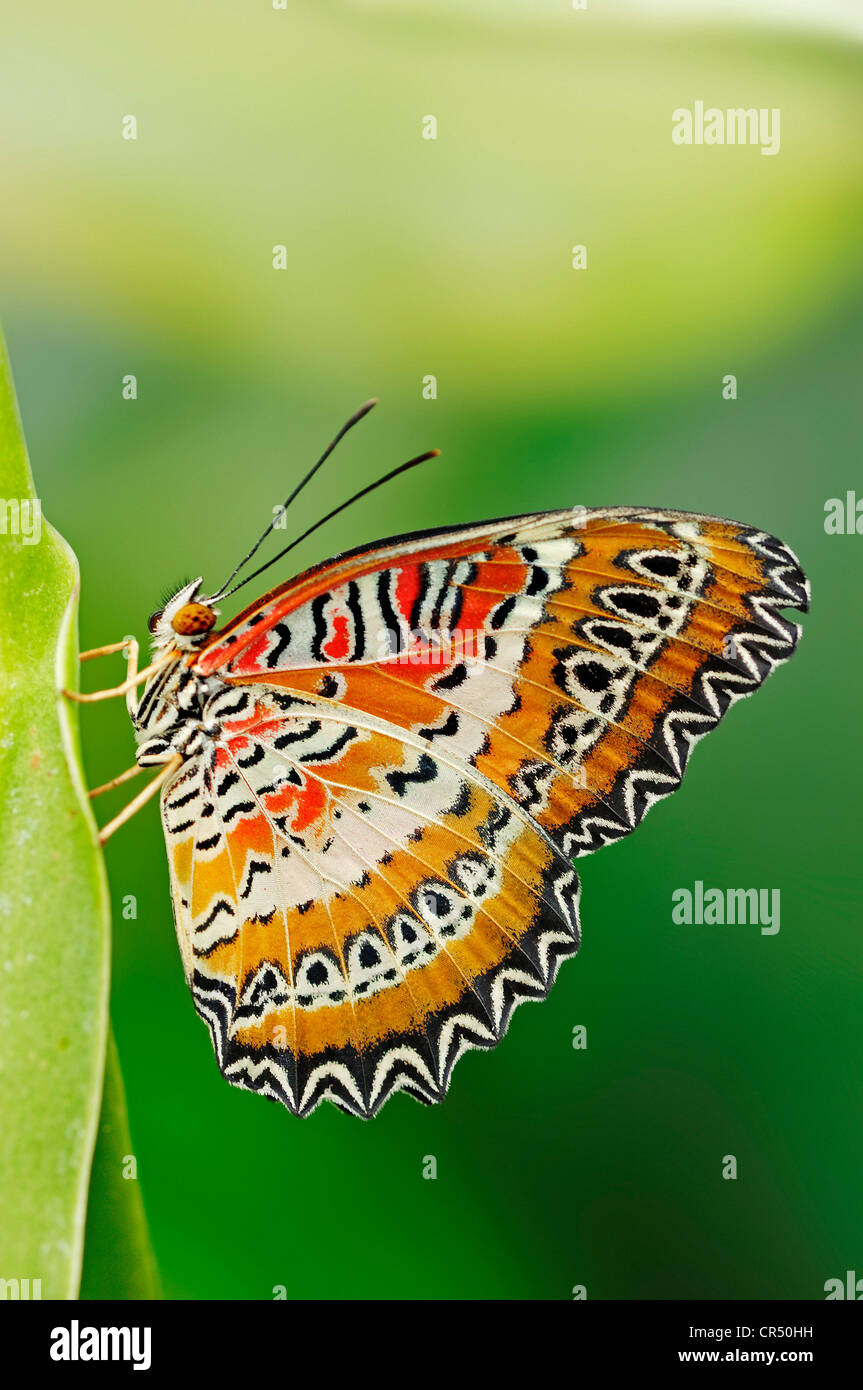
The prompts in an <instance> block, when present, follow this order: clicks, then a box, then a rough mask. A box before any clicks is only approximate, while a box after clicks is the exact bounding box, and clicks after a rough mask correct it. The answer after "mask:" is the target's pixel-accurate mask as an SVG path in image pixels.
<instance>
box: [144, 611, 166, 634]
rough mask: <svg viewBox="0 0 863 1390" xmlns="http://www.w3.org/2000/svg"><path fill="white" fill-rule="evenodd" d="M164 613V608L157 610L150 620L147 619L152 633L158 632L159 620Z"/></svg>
mask: <svg viewBox="0 0 863 1390" xmlns="http://www.w3.org/2000/svg"><path fill="white" fill-rule="evenodd" d="M164 611H165V610H164V608H157V609H156V611H155V613H151V614H150V616H149V618H148V619H147V627H148V628H149V629H150V631H151V632H155V631H156V628H157V627H158V625H159V619H160V618H161V616H162V614H163V613H164Z"/></svg>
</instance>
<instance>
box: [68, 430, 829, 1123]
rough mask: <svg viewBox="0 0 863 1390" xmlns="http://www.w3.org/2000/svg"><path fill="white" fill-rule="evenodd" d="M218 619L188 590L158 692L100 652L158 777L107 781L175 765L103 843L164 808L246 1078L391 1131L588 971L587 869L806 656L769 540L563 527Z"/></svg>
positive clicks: (691, 531)
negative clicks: (780, 673) (528, 1011)
mask: <svg viewBox="0 0 863 1390" xmlns="http://www.w3.org/2000/svg"><path fill="white" fill-rule="evenodd" d="M371 404H373V403H367V405H366V406H364V407H362V408H361V410H360V411H359V412H357V414H356V416H354V417H352V419H351V420H350V421H349V422H348V424H347V425H346V426H345V427H344V429H343V430H342V431H341V432H340V433H339V435H337V436H336V440H334V441H333V444H331V445H330V446H329V448H328V450H327V451H326V452H325V454H324V455H323V456H322V458H321V459H320V460H319V461H318V463H317V464H316V465H315V469H312V470H311V471H310V473H309V474H307V475H306V478H305V479H304V480H303V482H302V483H301V484H300V485H299V486H298V488H297V489H295V490H294V493H293V494H292V495H291V498H289V499H288V502H290V501H291V500H292V499H293V496H295V495H296V492H297V491H298V490H299V487H302V486H304V485H305V482H306V481H308V478H309V477H311V476H312V474H313V473H314V472H315V470H316V469H317V468H318V467H319V466H320V464H321V463H322V462H323V460H324V459H325V458H326V457H327V456H328V454H329V452H330V451H331V449H332V448H333V447H334V445H335V443H336V442H337V441H338V439H339V438H341V437H342V435H343V434H344V432H345V431H346V430H347V429H348V428H350V427H351V426H352V425H353V424H354V423H355V422H356V420H357V419H358V418H361V416H362V415H363V414H364V413H366V412H367V410H368V409H369V408H370V406H371ZM428 457H431V455H421V456H420V459H419V460H411V461H410V463H409V464H405V465H402V468H406V467H412V466H414V464H415V463H417V462H421V461H423V460H424V459H426V458H428ZM400 471H401V469H396V470H394V472H393V474H387V475H386V477H385V478H384V479H382V480H381V481H382V482H383V481H386V480H387V479H388V478H389V477H391V476H394V475H395V473H398V472H400ZM374 486H376V485H374ZM368 490H369V489H363V493H365V492H367V491H368ZM363 493H359V494H357V496H361V495H363ZM353 500H355V499H351V501H353ZM344 505H348V504H347V503H346V504H344ZM335 510H336V511H338V510H341V508H336V509H335ZM333 514H334V513H330V515H333ZM324 519H325V520H326V519H327V518H324ZM270 529H271V528H268V529H267V531H265V533H264V536H262V537H261V540H260V541H258V542H257V544H256V546H255V547H253V550H252V551H251V552H249V555H248V556H247V557H246V559H245V560H244V561H242V562H241V564H240V565H239V566H237V568H236V569H235V571H234V574H233V575H232V576H231V579H233V578H234V577H235V576H236V574H237V572H238V571H239V570H240V569H241V568H242V567H243V565H245V564H246V562H247V561H248V560H249V558H250V557H251V555H252V554H254V553H255V550H256V549H257V546H258V545H259V544H260V543H261V541H263V539H264V538H265V537H266V535H267V534H268V532H269V530H270ZM310 529H315V528H310ZM306 534H308V533H306ZM300 539H302V537H301V538H300ZM293 544H296V542H294V543H293ZM287 548H288V549H290V548H291V547H287ZM283 553H284V552H283ZM276 558H279V557H276ZM270 563H272V562H270ZM267 567H268V566H267V565H264V566H262V567H261V569H266V568H267ZM259 572H260V571H256V572H255V575H256V574H257V573H259ZM255 575H250V576H248V579H252V578H254V577H255ZM248 579H246V580H243V581H241V584H242V583H246V582H248ZM229 582H230V581H229ZM241 584H239V585H237V586H236V587H241ZM234 591H235V590H230V592H234ZM226 594H227V585H223V586H222V588H221V590H220V591H217V593H216V594H214V595H210V596H208V595H207V594H206V593H205V592H204V590H203V589H202V580H201V579H195V580H194V581H192V582H190V583H187V584H185V585H184V586H183V587H182V588H180V589H179V591H178V592H176V593H175V594H174V595H173V597H172V598H171V599H170V600H169V601H168V602H167V603H166V604H165V606H164V608H162V609H161V610H159V611H158V612H157V613H156V614H154V615H153V617H152V619H151V622H150V627H151V631H152V634H153V643H154V660H153V663H152V664H151V666H150V667H148V668H147V669H146V670H145V671H143V672H140V673H139V672H138V671H137V648H136V646H135V644H134V643H132V642H131V639H126V641H125V642H124V643H117V644H115V645H114V646H113V647H109V648H100V649H98V650H97V652H96V653H88V654H86V655H88V656H89V655H98V654H100V653H102V652H107V651H111V650H119V649H120V648H123V649H124V650H125V651H126V654H127V658H128V660H129V662H130V674H129V677H128V679H127V680H126V681H125V682H124V684H123V685H122V686H119V687H116V688H115V691H114V692H113V693H121V692H125V694H126V696H127V701H128V703H129V709H130V713H131V715H132V719H133V723H134V726H135V731H136V738H137V745H138V746H137V759H136V767H135V769H130V771H129V773H127V774H122V775H121V777H120V778H116V779H114V781H113V782H111V783H108V784H106V787H108V786H114V785H117V784H118V783H119V782H120V781H124V780H125V779H126V777H128V776H131V775H133V774H134V772H135V771H137V770H138V769H139V768H141V767H151V766H156V767H159V768H160V772H159V774H158V775H157V777H156V778H155V780H154V782H152V783H151V784H150V786H149V787H148V788H147V790H146V791H145V792H144V793H142V795H141V796H140V797H137V798H135V801H133V802H132V803H131V804H130V806H129V807H127V809H126V811H124V812H122V813H121V815H120V816H118V817H116V818H115V821H114V822H112V823H111V824H110V825H109V826H108V827H106V828H105V830H104V831H103V832H102V838H107V835H108V834H109V833H112V831H113V829H114V828H116V825H118V824H120V823H122V822H123V821H124V820H125V819H127V818H128V815H129V814H131V813H132V811H133V810H135V809H137V807H138V806H139V805H140V804H143V802H144V801H145V800H147V799H148V798H149V797H150V796H151V795H153V794H154V793H155V791H156V790H159V791H160V793H161V814H162V823H163V827H164V833H165V840H166V844H167V851H168V860H169V864H170V878H171V893H172V898H173V906H174V915H175V920H176V930H177V938H178V941H179V946H180V952H181V956H182V960H183V967H184V970H185V975H186V980H187V982H188V985H189V988H190V990H191V993H192V998H193V1000H194V1004H195V1008H196V1009H197V1011H198V1013H199V1015H200V1016H201V1018H202V1019H203V1020H204V1022H205V1023H206V1025H207V1027H208V1028H209V1031H210V1035H211V1038H212V1043H213V1047H214V1050H215V1053H216V1058H217V1060H218V1065H219V1067H220V1069H221V1071H222V1074H223V1075H224V1076H225V1078H226V1079H227V1080H228V1081H229V1082H230V1083H231V1084H232V1085H235V1086H239V1087H242V1088H245V1089H248V1090H251V1091H255V1092H258V1093H260V1094H262V1095H264V1096H267V1097H269V1098H270V1099H272V1100H274V1101H279V1102H281V1103H282V1104H283V1105H285V1106H286V1107H287V1108H288V1109H289V1110H290V1111H292V1112H293V1113H294V1114H296V1115H308V1114H309V1113H310V1112H311V1111H312V1110H314V1109H315V1107H316V1106H317V1105H318V1103H319V1102H320V1101H322V1100H324V1099H328V1100H330V1101H332V1102H334V1103H335V1104H336V1105H337V1106H339V1107H340V1108H342V1109H343V1110H345V1111H348V1112H350V1113H351V1114H354V1115H359V1116H363V1117H370V1116H372V1115H374V1114H375V1113H376V1112H377V1111H378V1110H379V1109H380V1108H381V1106H382V1105H383V1104H384V1102H385V1101H386V1100H387V1099H388V1098H389V1097H390V1096H391V1095H393V1094H394V1093H395V1092H396V1091H399V1090H404V1091H406V1092H408V1093H409V1094H410V1095H412V1096H414V1097H415V1098H417V1099H418V1100H420V1101H423V1102H426V1103H433V1102H437V1101H441V1100H442V1099H443V1097H444V1095H445V1094H446V1091H447V1088H448V1085H449V1081H450V1077H451V1074H452V1070H453V1067H454V1066H455V1063H456V1061H457V1060H458V1058H459V1057H460V1056H461V1055H462V1053H463V1052H465V1051H466V1050H467V1049H471V1048H491V1047H494V1046H495V1045H496V1044H497V1043H498V1042H499V1041H500V1039H501V1038H502V1037H503V1035H504V1033H505V1032H506V1029H507V1026H508V1024H509V1020H510V1018H511V1016H512V1014H513V1011H514V1010H515V1008H516V1007H517V1005H519V1004H520V1003H522V1002H523V1001H525V1000H529V999H535V1000H536V999H542V998H544V997H545V996H546V995H547V994H548V991H549V989H550V988H551V985H552V983H553V981H554V978H555V976H556V974H557V970H558V967H559V966H560V964H561V962H562V961H563V960H565V959H566V958H567V957H568V956H571V955H574V954H575V952H576V951H577V950H578V946H579V940H580V925H579V912H578V898H579V881H578V877H577V874H576V870H575V868H574V865H573V860H574V859H577V858H579V857H581V856H582V855H586V854H590V853H592V852H593V851H594V850H596V849H599V848H600V847H601V846H602V845H605V844H608V843H609V842H611V841H614V840H618V839H620V838H622V837H623V836H625V835H628V834H629V833H630V831H632V830H634V829H635V827H636V826H637V825H639V823H640V822H641V820H642V819H643V818H644V816H645V814H646V812H647V811H648V810H649V808H650V807H651V806H652V805H653V803H654V802H656V801H658V800H660V799H661V798H662V797H665V796H668V795H669V794H670V793H671V792H673V791H675V790H676V788H677V787H678V786H679V785H680V782H681V779H682V777H683V773H684V770H685V768H686V765H687V761H688V759H689V754H690V750H691V748H692V747H693V745H694V744H695V743H696V742H697V741H698V740H699V739H700V738H702V737H703V736H704V735H705V734H706V733H708V732H709V731H710V730H711V729H713V728H715V726H716V725H717V724H718V723H719V721H720V720H721V719H722V717H723V716H724V714H725V712H726V710H727V709H728V708H729V707H730V706H731V705H732V704H733V703H734V702H735V701H737V700H739V699H742V698H743V697H744V696H746V695H750V694H751V693H752V692H753V691H754V690H756V689H757V688H758V686H760V685H761V684H762V682H763V681H764V680H765V678H766V677H767V676H768V675H769V674H770V672H771V671H772V670H773V669H774V667H776V666H778V665H780V664H781V663H783V662H785V661H787V660H788V658H789V657H790V656H791V655H792V653H793V652H794V650H795V647H796V644H797V641H798V637H799V633H800V628H799V626H798V625H797V624H796V623H794V622H792V621H790V620H789V619H788V618H787V617H786V616H784V615H783V613H782V612H781V610H782V609H784V608H786V607H794V608H798V609H801V610H805V609H806V608H807V607H808V601H809V586H808V582H807V580H806V578H805V576H804V574H803V572H802V570H801V568H800V565H799V563H798V560H797V558H796V556H795V555H794V554H793V552H792V551H791V550H789V549H788V547H787V546H785V545H783V544H782V543H781V542H780V541H778V540H777V539H776V538H775V537H773V536H771V535H768V534H767V533H765V532H763V531H760V530H757V529H755V528H753V527H750V526H745V525H741V524H739V523H737V522H733V521H728V520H722V519H719V518H716V517H712V516H704V515H700V514H695V513H688V512H682V511H667V510H661V509H655V508H647V507H631V508H630V507H611V508H599V509H595V510H594V509H586V508H583V507H574V508H573V507H571V508H568V509H563V510H559V511H548V512H540V513H536V514H529V515H522V516H516V517H507V518H503V519H499V520H494V521H486V522H480V523H476V524H472V525H468V526H461V527H456V528H453V529H448V528H437V529H433V530H426V531H417V532H414V533H412V534H409V535H403V536H397V537H392V538H390V539H387V540H382V541H378V542H377V543H376V544H373V545H368V546H363V547H360V548H358V549H355V550H351V551H348V552H346V553H345V554H342V555H339V556H337V557H336V558H335V559H332V560H329V561H327V562H326V563H324V564H319V565H316V566H314V567H313V568H312V569H308V570H306V571H305V572H304V573H302V574H300V575H299V576H298V577H296V578H294V579H291V580H289V581H287V582H286V583H283V584H281V585H279V586H278V587H276V588H274V589H272V590H270V592H268V593H266V594H264V596H263V597H262V598H259V599H257V600H256V601H255V602H254V603H252V604H251V605H250V606H248V607H247V608H246V609H245V610H244V611H243V612H241V613H240V614H239V615H238V616H237V617H235V618H233V619H231V620H230V621H229V622H228V623H227V624H226V625H225V626H224V627H222V628H217V617H218V607H217V604H218V601H219V600H220V599H221V598H223V597H225V596H226ZM144 680H145V681H146V684H145V685H144V689H143V693H142V694H141V698H140V700H139V701H138V702H137V703H135V698H134V689H135V687H136V686H137V685H138V684H140V683H141V682H142V681H144ZM110 693H112V692H110V691H108V692H97V693H96V695H94V696H89V697H88V696H80V697H78V698H81V699H86V698H103V697H105V696H107V695H108V694H110ZM101 790H104V788H99V789H97V791H96V793H94V794H98V792H99V791H101Z"/></svg>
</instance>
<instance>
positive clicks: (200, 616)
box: [171, 603, 216, 637]
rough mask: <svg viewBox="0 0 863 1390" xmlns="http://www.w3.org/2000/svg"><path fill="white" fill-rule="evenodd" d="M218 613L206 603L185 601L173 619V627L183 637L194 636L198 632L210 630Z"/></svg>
mask: <svg viewBox="0 0 863 1390" xmlns="http://www.w3.org/2000/svg"><path fill="white" fill-rule="evenodd" d="M215 621H216V615H215V613H214V612H213V610H212V608H208V607H207V605H206V604H205V603H184V604H183V607H182V608H181V609H179V611H178V612H176V613H175V614H174V616H173V618H172V619H171V627H172V628H173V629H174V631H175V632H177V633H179V634H180V636H181V637H194V636H195V634H196V633H198V632H209V631H210V628H211V627H212V626H213V623H214V622H215Z"/></svg>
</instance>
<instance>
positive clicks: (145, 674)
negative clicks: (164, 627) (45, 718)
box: [61, 637, 174, 716]
mask: <svg viewBox="0 0 863 1390" xmlns="http://www.w3.org/2000/svg"><path fill="white" fill-rule="evenodd" d="M119 651H125V652H126V670H127V675H126V679H125V680H124V681H123V684H122V685H114V686H111V687H110V688H109V689H107V690H92V691H90V692H88V693H87V694H84V693H83V692H82V691H80V690H63V691H62V692H61V693H62V694H63V695H65V696H66V698H67V699H68V700H75V701H76V702H77V703H78V704H82V705H83V704H91V703H92V702H93V701H94V700H110V699H113V697H114V696H115V695H125V696H126V705H127V708H128V710H129V713H130V714H131V715H133V716H134V713H135V710H136V708H137V701H136V699H135V687H136V686H138V685H141V684H142V683H143V682H144V681H146V680H149V678H150V676H152V675H153V673H154V672H155V671H158V670H159V669H160V668H161V667H162V666H164V665H165V663H166V662H167V661H171V660H173V659H174V658H173V653H171V652H165V653H164V654H163V655H162V656H160V657H159V659H158V661H154V662H153V664H152V666H145V667H144V669H143V671H139V670H138V643H137V642H136V641H135V638H134V637H126V638H124V640H123V641H122V642H113V643H110V644H109V645H108V646H107V647H94V648H93V649H92V651H89V652H82V653H81V660H82V661H91V660H92V659H93V658H94V657H97V656H109V655H110V654H111V653H112V652H119Z"/></svg>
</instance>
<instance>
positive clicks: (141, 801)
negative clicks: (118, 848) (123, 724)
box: [99, 753, 183, 845]
mask: <svg viewBox="0 0 863 1390" xmlns="http://www.w3.org/2000/svg"><path fill="white" fill-rule="evenodd" d="M182 763H183V759H182V757H181V756H180V754H179V753H177V754H175V756H174V757H173V758H171V760H170V761H169V762H167V763H165V766H164V767H163V768H162V770H161V772H160V773H159V774H158V776H157V777H154V778H153V780H152V782H150V783H149V784H148V785H147V786H146V787H145V788H144V790H143V791H142V792H139V793H138V795H137V796H136V797H134V798H133V799H132V800H131V801H130V802H129V804H128V806H124V807H123V809H122V811H120V812H119V814H118V815H116V816H115V817H114V819H113V820H109V821H108V823H107V825H103V826H102V829H101V830H100V831H99V844H100V845H104V844H105V842H106V841H107V840H110V838H111V836H112V835H113V834H114V831H115V830H119V829H120V826H121V825H125V824H126V821H127V820H131V819H132V817H133V816H134V815H135V813H136V812H137V811H140V809H141V807H142V806H145V805H146V804H147V802H148V801H149V800H150V799H151V797H153V796H155V795H156V792H157V791H158V790H159V788H160V787H161V786H162V783H163V782H166V781H167V780H168V778H169V777H172V776H173V774H174V773H175V772H176V771H177V769H178V768H179V767H181V766H182ZM130 774H131V769H130ZM125 777H126V774H125V773H124V774H122V778H121V780H125Z"/></svg>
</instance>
